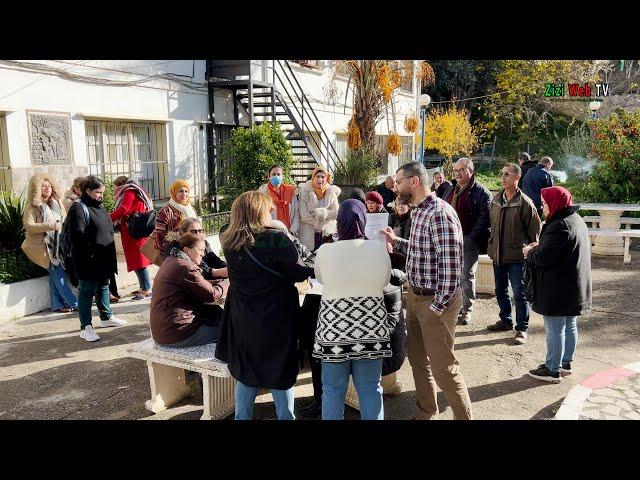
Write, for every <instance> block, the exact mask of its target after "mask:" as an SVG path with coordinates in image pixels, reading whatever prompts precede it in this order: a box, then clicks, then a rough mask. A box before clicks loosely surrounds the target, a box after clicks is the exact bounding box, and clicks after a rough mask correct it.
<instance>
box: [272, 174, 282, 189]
mask: <svg viewBox="0 0 640 480" xmlns="http://www.w3.org/2000/svg"><path fill="white" fill-rule="evenodd" d="M269 181H270V182H271V185H273V186H274V187H279V186H280V184H281V183H282V177H279V176H277V175H272V176H271V178H270V179H269Z"/></svg>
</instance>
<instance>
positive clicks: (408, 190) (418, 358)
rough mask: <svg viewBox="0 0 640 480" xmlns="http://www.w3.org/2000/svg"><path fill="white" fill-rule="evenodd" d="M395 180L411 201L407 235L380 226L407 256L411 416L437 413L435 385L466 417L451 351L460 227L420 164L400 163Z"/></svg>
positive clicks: (422, 417) (456, 415)
mask: <svg viewBox="0 0 640 480" xmlns="http://www.w3.org/2000/svg"><path fill="white" fill-rule="evenodd" d="M395 184H396V189H397V190H398V197H400V198H401V199H402V200H405V201H406V202H407V203H409V204H411V205H413V206H415V208H414V209H413V211H412V214H411V233H410V235H409V239H408V240H404V239H402V238H399V237H397V236H396V235H394V233H393V230H392V229H391V228H389V227H387V229H386V230H384V231H383V233H384V234H385V235H386V236H387V239H388V240H389V241H390V242H391V244H392V245H393V246H394V250H395V251H397V252H398V253H403V254H406V256H407V275H408V278H409V285H410V289H409V294H408V297H407V318H406V323H407V351H408V352H407V353H408V356H409V363H410V364H411V368H412V370H413V379H414V381H415V384H416V398H417V403H418V410H419V412H418V415H417V416H416V417H415V418H416V419H418V420H428V419H431V418H433V417H434V416H436V415H437V414H438V402H437V398H436V393H437V389H436V384H437V386H439V387H440V388H441V389H442V391H443V392H444V394H445V396H446V397H447V400H448V402H449V405H451V408H452V410H453V414H454V418H456V419H459V420H465V419H466V420H470V419H471V418H472V414H471V400H470V399H469V393H468V391H467V387H466V384H465V381H464V378H463V376H462V372H461V371H460V362H458V359H457V358H456V356H455V354H454V353H453V346H454V343H455V329H456V323H457V319H458V312H460V307H461V305H462V294H461V288H460V279H461V275H462V258H463V235H462V226H461V225H460V220H459V219H458V215H457V213H456V211H455V210H454V209H453V207H451V205H449V204H448V203H447V202H445V201H443V200H441V199H439V198H438V197H436V195H435V193H431V189H430V188H429V185H430V183H429V181H428V175H427V170H426V169H425V168H424V166H423V165H422V164H420V163H418V162H411V163H407V164H406V165H403V166H402V167H400V168H399V169H398V171H397V173H396V180H395ZM443 327H444V328H443Z"/></svg>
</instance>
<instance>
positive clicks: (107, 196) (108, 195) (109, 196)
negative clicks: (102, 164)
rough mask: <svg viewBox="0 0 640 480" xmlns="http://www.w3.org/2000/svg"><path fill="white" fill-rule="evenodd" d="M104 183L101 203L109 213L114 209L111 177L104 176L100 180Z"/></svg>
mask: <svg viewBox="0 0 640 480" xmlns="http://www.w3.org/2000/svg"><path fill="white" fill-rule="evenodd" d="M102 181H103V182H104V187H105V188H104V194H103V195H102V203H103V205H104V208H105V210H106V211H107V212H109V213H111V212H113V210H114V209H115V207H116V199H115V186H114V185H113V179H112V178H111V175H109V174H106V175H105V176H104V178H103V179H102Z"/></svg>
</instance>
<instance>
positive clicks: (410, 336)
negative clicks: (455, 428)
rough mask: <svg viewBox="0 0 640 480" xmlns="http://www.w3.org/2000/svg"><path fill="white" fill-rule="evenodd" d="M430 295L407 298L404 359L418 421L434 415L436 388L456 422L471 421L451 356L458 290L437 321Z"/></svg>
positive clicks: (466, 397) (459, 299) (457, 365)
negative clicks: (408, 367) (409, 372)
mask: <svg viewBox="0 0 640 480" xmlns="http://www.w3.org/2000/svg"><path fill="white" fill-rule="evenodd" d="M432 301H433V295H429V296H422V295H415V294H414V293H413V291H412V290H411V288H409V292H408V295H407V318H406V322H407V355H408V357H409V363H410V364H411V369H412V370H413V379H414V381H415V384H416V400H417V403H418V415H417V416H416V419H418V420H429V419H431V418H432V417H434V416H435V415H437V414H438V402H437V396H436V393H437V388H436V384H437V386H438V387H440V388H441V389H442V391H443V392H444V394H445V396H446V397H447V401H448V402H449V405H450V406H451V409H452V410H453V416H454V418H455V419H456V420H471V419H472V414H471V400H470V399H469V392H468V391H467V386H466V384H465V382H464V378H463V377H462V372H461V371H460V362H458V359H457V358H456V356H455V354H454V353H453V349H454V343H455V330H456V324H457V321H458V313H459V312H460V307H461V305H462V294H461V289H458V291H457V292H456V294H455V296H454V298H453V299H452V300H451V302H450V303H449V306H448V308H447V309H446V310H445V311H444V312H443V313H442V316H440V317H438V316H437V315H436V314H435V313H434V312H433V311H432V310H431V309H430V308H429V305H431V302H432Z"/></svg>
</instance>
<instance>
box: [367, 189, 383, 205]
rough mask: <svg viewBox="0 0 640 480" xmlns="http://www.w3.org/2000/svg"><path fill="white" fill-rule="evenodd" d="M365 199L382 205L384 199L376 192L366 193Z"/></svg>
mask: <svg viewBox="0 0 640 480" xmlns="http://www.w3.org/2000/svg"><path fill="white" fill-rule="evenodd" d="M365 200H366V201H368V202H375V203H377V204H378V205H382V203H383V202H384V200H383V199H382V195H380V194H379V193H378V192H369V193H367V196H366V197H365Z"/></svg>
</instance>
